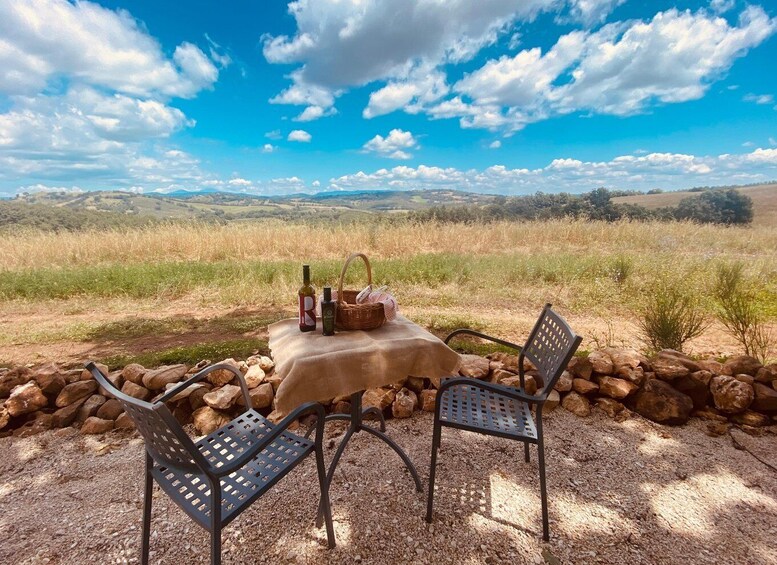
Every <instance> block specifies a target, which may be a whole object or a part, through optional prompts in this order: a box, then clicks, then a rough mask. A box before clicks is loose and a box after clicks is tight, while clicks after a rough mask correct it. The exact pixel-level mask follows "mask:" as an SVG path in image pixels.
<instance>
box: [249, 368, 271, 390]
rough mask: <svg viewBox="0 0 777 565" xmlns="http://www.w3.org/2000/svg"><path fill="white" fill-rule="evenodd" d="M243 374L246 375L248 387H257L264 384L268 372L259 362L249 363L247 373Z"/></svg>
mask: <svg viewBox="0 0 777 565" xmlns="http://www.w3.org/2000/svg"><path fill="white" fill-rule="evenodd" d="M243 376H244V377H245V380H246V384H247V385H248V388H256V387H258V386H259V385H260V384H262V381H264V378H265V377H266V376H267V374H266V373H265V372H264V369H262V367H261V366H260V365H259V364H255V365H249V366H248V371H246V374H245V375H243Z"/></svg>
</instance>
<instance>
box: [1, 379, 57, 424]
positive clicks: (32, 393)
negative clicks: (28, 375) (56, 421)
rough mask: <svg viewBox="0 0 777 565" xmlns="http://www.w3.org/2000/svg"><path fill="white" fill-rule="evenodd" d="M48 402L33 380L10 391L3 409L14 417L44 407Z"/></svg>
mask: <svg viewBox="0 0 777 565" xmlns="http://www.w3.org/2000/svg"><path fill="white" fill-rule="evenodd" d="M48 403H49V399H48V398H46V396H45V395H44V394H43V392H42V391H41V389H40V387H38V385H37V384H36V383H35V382H34V381H30V382H27V383H25V384H23V385H19V386H17V387H16V388H14V389H13V390H12V391H11V396H10V397H9V398H8V400H6V401H5V409H6V410H7V411H8V414H9V415H11V416H12V417H16V416H21V415H23V414H30V413H32V412H35V411H36V410H40V409H41V408H45V407H46V406H47V405H48Z"/></svg>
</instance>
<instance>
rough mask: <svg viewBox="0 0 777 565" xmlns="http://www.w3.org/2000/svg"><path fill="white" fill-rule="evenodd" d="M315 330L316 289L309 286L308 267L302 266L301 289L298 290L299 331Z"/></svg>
mask: <svg viewBox="0 0 777 565" xmlns="http://www.w3.org/2000/svg"><path fill="white" fill-rule="evenodd" d="M315 329H316V289H315V288H313V285H312V284H310V265H303V266H302V288H300V289H299V330H300V331H301V332H312V331H313V330H315Z"/></svg>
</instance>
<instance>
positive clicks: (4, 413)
mask: <svg viewBox="0 0 777 565" xmlns="http://www.w3.org/2000/svg"><path fill="white" fill-rule="evenodd" d="M10 421H11V415H10V414H9V413H8V410H6V409H5V406H4V405H2V406H0V430H2V429H3V428H5V427H6V426H7V425H8V423H9V422H10Z"/></svg>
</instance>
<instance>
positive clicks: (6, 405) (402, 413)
mask: <svg viewBox="0 0 777 565" xmlns="http://www.w3.org/2000/svg"><path fill="white" fill-rule="evenodd" d="M224 362H226V363H230V364H231V365H233V366H234V367H236V368H238V369H239V370H240V371H241V372H242V373H243V375H244V376H245V378H246V381H247V384H248V388H249V390H250V396H251V403H252V405H253V407H254V408H255V409H256V410H258V411H260V412H261V413H262V414H265V415H267V416H268V417H269V418H270V419H271V420H273V421H277V420H279V419H280V417H279V414H277V412H274V411H273V407H274V397H275V391H277V389H278V386H279V385H280V382H281V380H280V378H279V377H278V376H277V375H275V373H274V371H273V368H274V364H273V362H272V360H271V359H270V358H269V357H265V356H259V355H257V356H253V357H249V358H248V359H246V360H245V361H236V360H234V359H227V360H225V361H224ZM209 364H210V362H209V361H202V362H200V363H198V364H197V365H195V366H193V367H188V366H186V365H170V366H164V367H158V368H155V369H147V368H145V367H142V366H140V365H137V364H132V365H128V366H126V367H124V368H123V369H122V370H119V371H113V372H110V373H109V372H108V369H107V367H104V366H101V367H100V368H101V369H102V370H103V372H104V373H105V374H107V375H108V377H109V379H110V381H111V382H112V383H114V384H115V385H116V386H117V387H119V388H120V389H121V390H122V391H123V392H124V393H126V394H128V395H130V396H133V397H135V398H139V399H141V400H149V401H152V400H154V398H156V397H158V396H160V395H161V394H163V393H164V392H165V391H166V390H169V389H170V388H171V387H174V386H176V384H178V383H179V382H181V381H183V380H184V379H186V378H187V377H189V376H191V375H193V374H194V373H196V372H197V371H199V370H201V369H202V368H203V367H205V366H207V365H209ZM524 371H525V375H526V381H525V388H526V392H528V393H530V394H533V393H535V392H536V391H537V390H538V389H541V388H542V387H543V385H544V383H542V382H541V380H540V378H539V376H538V374H537V373H536V371H535V370H534V367H532V365H531V364H530V363H528V362H525V365H524ZM460 374H461V375H462V376H466V377H470V378H474V379H482V380H487V381H489V382H494V383H500V384H503V385H506V386H514V387H517V386H519V377H518V357H517V356H514V355H507V354H504V353H494V354H491V355H489V356H487V357H479V356H476V355H462V368H461V370H460ZM439 386H440V380H439V379H428V378H423V377H408V378H406V379H404V380H403V381H401V382H398V383H396V384H394V385H392V386H387V387H382V388H376V389H370V390H368V391H366V392H365V394H364V398H363V405H364V406H365V407H369V406H376V407H377V408H378V409H380V410H382V411H383V413H384V414H385V415H386V416H387V417H395V418H407V417H409V416H411V415H412V414H413V412H414V411H416V410H425V411H428V412H433V411H434V406H435V401H436V398H437V388H438V387H439ZM243 403H244V400H243V396H242V393H241V390H240V387H239V386H238V383H237V382H236V379H235V377H234V375H233V374H232V373H231V372H229V371H224V370H222V371H214V372H213V373H211V374H210V375H209V376H208V378H207V380H205V381H203V382H201V383H198V384H196V385H193V386H191V387H189V388H187V389H186V390H185V391H184V392H182V393H181V394H179V395H177V396H175V397H173V398H172V399H171V400H170V401H169V403H168V405H169V407H170V409H171V411H172V413H173V414H174V415H175V417H176V418H177V419H178V420H179V421H180V422H181V423H182V424H193V425H194V427H195V429H196V430H197V432H198V433H201V434H207V433H210V432H211V431H213V430H215V429H217V428H218V427H220V426H222V425H223V424H225V423H227V422H228V421H229V420H230V419H231V418H232V417H234V416H236V415H237V414H238V413H240V412H241V411H242V410H243V406H242V405H243ZM559 404H560V405H561V406H562V407H563V408H565V409H566V410H569V411H570V412H572V413H574V414H576V415H578V416H580V417H586V416H588V415H589V414H590V413H591V411H592V410H602V411H603V412H604V413H605V414H607V415H608V416H609V417H611V418H615V419H617V420H622V419H625V418H628V417H629V416H630V415H631V414H632V413H637V414H640V415H642V416H643V417H645V418H648V419H650V420H653V421H655V422H658V423H661V424H666V425H678V424H684V423H685V422H687V421H688V419H689V418H690V417H692V416H696V417H699V418H704V419H707V420H709V424H708V429H709V432H710V433H712V434H717V433H724V432H725V430H726V429H727V426H728V425H729V424H735V425H737V426H740V427H742V428H743V429H745V430H746V431H749V432H751V433H757V430H758V428H761V427H763V426H768V425H774V424H777V364H772V365H767V366H762V365H761V364H760V363H759V362H758V361H757V360H756V359H753V358H752V357H745V356H740V357H734V358H731V359H729V360H727V361H726V362H725V363H719V362H717V361H715V360H714V359H708V360H702V361H699V360H694V359H692V358H690V357H688V356H687V355H683V354H682V353H678V352H676V351H671V350H665V351H662V352H660V353H659V354H658V355H657V356H655V357H653V358H651V359H648V358H646V357H644V356H643V355H641V354H640V353H638V352H636V351H634V350H628V349H615V348H605V349H602V350H599V351H594V352H592V353H591V354H589V355H588V356H587V357H575V358H574V359H573V360H572V361H571V362H570V363H569V366H568V367H567V370H566V371H565V372H564V374H563V375H562V376H561V378H559V380H558V382H557V383H556V384H555V386H554V390H552V391H551V393H550V395H549V397H548V402H547V403H546V405H545V411H546V412H547V411H549V410H552V409H554V408H556V407H557V406H558V405H559ZM326 405H327V410H328V411H329V412H344V413H346V412H348V411H349V410H350V403H349V397H348V396H343V397H338V398H334V399H331V400H329V401H328V402H326ZM66 426H76V427H79V428H80V429H81V431H82V432H83V433H103V432H106V431H109V430H112V429H120V428H127V429H131V428H133V427H134V425H133V423H132V420H131V419H130V418H129V417H128V416H127V415H126V414H125V413H124V412H123V410H122V408H121V404H120V403H119V402H118V401H117V400H116V399H115V398H113V396H112V395H111V393H110V392H109V391H107V390H104V389H103V388H102V387H99V386H98V384H97V382H96V381H95V380H94V379H93V378H92V375H91V374H90V373H89V372H88V371H86V370H84V369H81V368H68V367H60V366H58V365H56V364H54V363H49V364H46V365H42V366H38V367H21V366H20V367H13V368H10V369H0V436H8V435H14V436H26V435H32V434H36V433H40V432H42V431H44V430H48V429H51V428H60V427H66Z"/></svg>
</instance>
